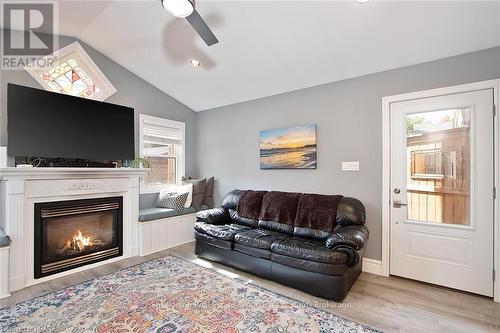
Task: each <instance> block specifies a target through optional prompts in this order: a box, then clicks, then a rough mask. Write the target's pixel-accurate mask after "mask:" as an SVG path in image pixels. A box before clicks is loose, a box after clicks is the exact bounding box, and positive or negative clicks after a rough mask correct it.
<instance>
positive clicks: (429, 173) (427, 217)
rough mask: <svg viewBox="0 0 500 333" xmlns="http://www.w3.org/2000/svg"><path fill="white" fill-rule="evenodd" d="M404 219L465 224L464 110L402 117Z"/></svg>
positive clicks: (466, 125) (467, 201) (467, 122)
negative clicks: (405, 157)
mask: <svg viewBox="0 0 500 333" xmlns="http://www.w3.org/2000/svg"><path fill="white" fill-rule="evenodd" d="M406 137H407V139H406V140H407V141H406V142H407V147H406V152H407V195H408V219H409V220H413V221H421V222H432V223H446V224H458V225H470V108H461V109H451V110H440V111H431V112H422V113H417V114H411V115H408V116H407V117H406Z"/></svg>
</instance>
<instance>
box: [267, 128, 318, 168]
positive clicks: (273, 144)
mask: <svg viewBox="0 0 500 333" xmlns="http://www.w3.org/2000/svg"><path fill="white" fill-rule="evenodd" d="M316 158H317V156H316V125H303V126H294V127H287V128H276V129H271V130H265V131H260V168H261V170H267V169H316V164H317V163H316Z"/></svg>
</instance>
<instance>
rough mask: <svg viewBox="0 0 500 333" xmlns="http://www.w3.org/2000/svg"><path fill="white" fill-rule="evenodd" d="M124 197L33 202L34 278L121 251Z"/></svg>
mask: <svg viewBox="0 0 500 333" xmlns="http://www.w3.org/2000/svg"><path fill="white" fill-rule="evenodd" d="M122 206H123V198H122V197H108V198H99V199H85V200H72V201H57V202H45V203H37V204H35V244H34V245H35V253H34V254H35V261H34V263H35V267H34V268H35V278H41V277H44V276H48V275H51V274H55V273H59V272H62V271H66V270H69V269H72V268H76V267H79V266H83V265H87V264H90V263H95V262H98V261H102V260H106V259H110V258H113V257H118V256H121V255H122V254H123V247H122V219H123V210H122Z"/></svg>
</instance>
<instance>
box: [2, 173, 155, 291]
mask: <svg viewBox="0 0 500 333" xmlns="http://www.w3.org/2000/svg"><path fill="white" fill-rule="evenodd" d="M146 172H147V169H132V168H130V169H129V168H123V169H120V168H116V169H115V168H0V227H2V228H3V229H4V230H5V232H6V233H7V235H9V237H10V238H11V244H10V254H9V257H10V258H9V262H10V265H9V281H8V282H9V290H10V291H14V290H19V289H22V288H25V287H27V286H30V285H33V284H36V283H39V282H43V281H47V280H50V279H53V278H57V277H60V276H63V275H67V274H71V273H75V272H78V271H81V270H84V269H88V268H91V267H96V266H98V265H102V264H105V263H109V262H111V261H115V260H119V259H123V258H126V257H130V256H135V255H138V253H139V250H138V247H139V225H138V221H137V217H138V214H139V183H140V182H139V180H140V177H142V176H143V175H144V174H145V173H146ZM109 196H122V197H123V256H121V257H118V258H113V259H109V260H106V261H102V262H99V263H97V264H90V265H87V266H83V267H79V268H75V269H72V270H68V271H66V272H62V273H58V274H54V275H51V276H48V277H44V278H40V279H35V278H34V244H33V243H34V205H35V203H39V202H53V201H65V200H78V199H90V198H99V197H109ZM0 269H1V270H3V269H6V267H0ZM1 296H5V295H0V297H1Z"/></svg>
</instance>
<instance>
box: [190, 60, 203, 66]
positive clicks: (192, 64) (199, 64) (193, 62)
mask: <svg viewBox="0 0 500 333" xmlns="http://www.w3.org/2000/svg"><path fill="white" fill-rule="evenodd" d="M191 66H193V67H200V66H201V62H199V61H198V60H196V59H191Z"/></svg>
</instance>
